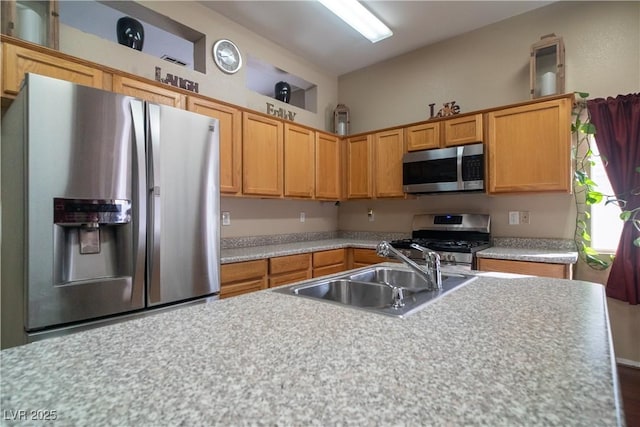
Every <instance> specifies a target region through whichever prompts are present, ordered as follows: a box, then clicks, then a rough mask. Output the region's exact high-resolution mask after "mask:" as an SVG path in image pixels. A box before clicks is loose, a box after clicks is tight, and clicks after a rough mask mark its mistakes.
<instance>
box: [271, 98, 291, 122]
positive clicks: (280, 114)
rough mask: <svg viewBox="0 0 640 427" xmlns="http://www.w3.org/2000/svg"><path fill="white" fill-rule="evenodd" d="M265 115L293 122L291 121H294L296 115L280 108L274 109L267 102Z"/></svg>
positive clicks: (273, 106)
mask: <svg viewBox="0 0 640 427" xmlns="http://www.w3.org/2000/svg"><path fill="white" fill-rule="evenodd" d="M267 114H269V115H271V116H276V117H280V118H281V119H285V120H291V121H293V119H295V117H296V113H294V112H293V111H288V110H285V109H284V108H282V107H280V108H275V105H273V104H272V103H270V102H267Z"/></svg>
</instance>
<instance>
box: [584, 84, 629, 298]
mask: <svg viewBox="0 0 640 427" xmlns="http://www.w3.org/2000/svg"><path fill="white" fill-rule="evenodd" d="M587 107H588V110H589V115H590V116H591V123H593V124H594V125H595V127H596V134H595V139H596V144H597V145H598V151H600V154H601V155H603V156H604V157H605V158H606V159H607V161H608V165H607V167H606V171H607V175H608V176H609V180H610V181H611V187H612V188H613V191H614V192H615V193H616V194H618V195H620V198H621V199H624V200H626V201H627V204H626V207H625V208H624V209H625V210H633V209H635V208H638V207H640V195H634V192H635V193H637V191H638V190H639V189H640V173H638V172H636V168H637V167H639V166H640V94H638V93H636V94H629V95H618V96H617V97H616V98H611V97H609V98H607V99H603V98H598V99H594V100H590V101H588V102H587ZM639 236H640V232H638V230H637V229H636V228H635V227H634V225H633V224H632V223H631V222H630V221H626V222H625V223H624V226H623V229H622V235H621V236H620V243H619V244H618V250H617V251H616V256H615V259H614V261H613V264H612V265H611V272H610V274H609V280H608V281H607V296H610V297H612V298H616V299H619V300H622V301H628V302H629V304H638V301H639V300H640V247H637V246H634V244H633V241H634V239H636V238H638V237H639Z"/></svg>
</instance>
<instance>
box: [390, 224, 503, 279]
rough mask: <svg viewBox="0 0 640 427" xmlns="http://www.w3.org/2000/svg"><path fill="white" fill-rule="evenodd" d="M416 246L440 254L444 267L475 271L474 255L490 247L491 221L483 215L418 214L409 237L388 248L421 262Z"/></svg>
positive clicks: (394, 242)
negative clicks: (414, 244) (413, 244)
mask: <svg viewBox="0 0 640 427" xmlns="http://www.w3.org/2000/svg"><path fill="white" fill-rule="evenodd" d="M412 243H416V244H418V245H420V246H423V247H425V248H428V249H431V250H433V251H435V252H437V253H438V254H439V255H440V262H441V263H442V264H443V265H449V266H458V267H461V269H463V270H465V269H468V270H471V269H475V268H476V258H475V255H474V254H475V253H476V252H478V251H480V250H482V249H486V248H488V247H489V246H491V218H490V216H489V215H486V214H421V215H415V216H414V217H413V225H412V232H411V238H409V239H402V240H393V241H392V242H391V245H392V246H393V247H394V248H396V249H398V250H400V251H401V252H402V253H403V254H404V255H405V256H407V257H409V258H410V259H412V260H414V261H416V262H422V259H423V254H422V252H420V251H418V250H416V249H413V248H411V244H412Z"/></svg>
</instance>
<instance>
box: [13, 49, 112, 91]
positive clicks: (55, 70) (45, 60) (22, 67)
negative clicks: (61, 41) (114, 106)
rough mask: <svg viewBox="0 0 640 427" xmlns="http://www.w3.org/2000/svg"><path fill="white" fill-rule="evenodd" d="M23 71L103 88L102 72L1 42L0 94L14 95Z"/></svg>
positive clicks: (17, 89) (20, 82)
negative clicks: (0, 92)
mask: <svg viewBox="0 0 640 427" xmlns="http://www.w3.org/2000/svg"><path fill="white" fill-rule="evenodd" d="M25 73H34V74H40V75H43V76H48V77H54V78H56V79H61V80H67V81H70V82H72V83H77V84H81V85H84V86H91V87H95V88H98V89H102V88H103V76H104V73H103V72H102V71H101V70H99V69H97V68H92V67H89V66H86V65H83V64H80V63H78V62H72V61H68V60H66V59H64V58H60V57H58V56H55V55H48V54H45V53H41V52H38V51H35V50H30V49H26V48H23V47H21V46H16V45H13V44H9V43H2V96H8V97H14V96H15V95H16V94H17V93H18V92H19V91H20V85H21V84H22V80H23V79H24V75H25Z"/></svg>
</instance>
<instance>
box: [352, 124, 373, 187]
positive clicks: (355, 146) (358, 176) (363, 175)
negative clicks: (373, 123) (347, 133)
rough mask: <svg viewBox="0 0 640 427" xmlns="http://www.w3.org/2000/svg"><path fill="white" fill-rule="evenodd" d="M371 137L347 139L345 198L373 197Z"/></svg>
mask: <svg viewBox="0 0 640 427" xmlns="http://www.w3.org/2000/svg"><path fill="white" fill-rule="evenodd" d="M371 139H372V137H371V135H362V136H358V137H355V138H349V139H347V198H349V199H366V198H370V197H372V196H373V180H372V176H371V169H372V166H373V144H372V141H371Z"/></svg>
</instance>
